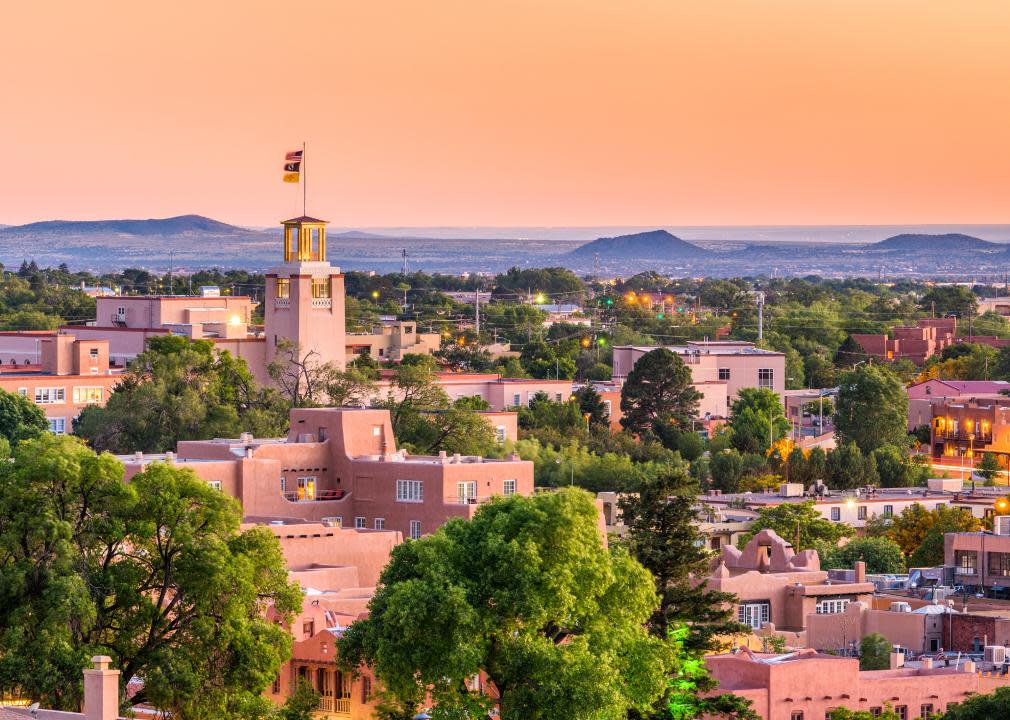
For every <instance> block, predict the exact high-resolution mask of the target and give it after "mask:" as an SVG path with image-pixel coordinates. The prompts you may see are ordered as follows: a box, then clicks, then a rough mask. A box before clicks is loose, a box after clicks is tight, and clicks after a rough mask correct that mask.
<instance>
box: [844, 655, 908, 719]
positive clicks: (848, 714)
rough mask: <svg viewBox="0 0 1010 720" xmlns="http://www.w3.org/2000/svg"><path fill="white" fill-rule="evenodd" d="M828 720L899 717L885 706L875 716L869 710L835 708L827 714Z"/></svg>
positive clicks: (889, 707)
mask: <svg viewBox="0 0 1010 720" xmlns="http://www.w3.org/2000/svg"><path fill="white" fill-rule="evenodd" d="M888 662H890V656H888ZM828 720H901V717H900V716H899V715H898V713H896V712H894V710H893V708H891V706H890V705H887V706H885V707H884V709H883V710H881V711H879V712H878V713H877V714H876V715H874V714H873V713H872V712H870V711H869V710H849V709H848V708H835V709H834V710H831V711H830V712H829V713H828Z"/></svg>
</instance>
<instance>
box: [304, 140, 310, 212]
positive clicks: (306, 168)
mask: <svg viewBox="0 0 1010 720" xmlns="http://www.w3.org/2000/svg"><path fill="white" fill-rule="evenodd" d="M306 155H307V153H306V152H305V141H304V140H303V141H302V215H306V216H307V215H308V212H306V210H305V206H306V199H307V198H308V194H309V165H308V162H307V157H306Z"/></svg>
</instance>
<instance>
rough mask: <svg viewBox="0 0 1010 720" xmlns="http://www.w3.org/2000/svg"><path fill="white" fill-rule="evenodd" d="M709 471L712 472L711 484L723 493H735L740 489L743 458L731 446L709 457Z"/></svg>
mask: <svg viewBox="0 0 1010 720" xmlns="http://www.w3.org/2000/svg"><path fill="white" fill-rule="evenodd" d="M709 472H710V473H711V474H712V486H713V487H714V488H715V489H716V490H721V491H722V492H724V493H735V492H738V491H739V490H740V478H741V477H742V476H743V458H742V457H740V453H738V452H737V451H736V450H734V449H733V448H730V449H728V450H723V451H722V452H719V453H715V454H714V455H712V456H711V458H710V459H709Z"/></svg>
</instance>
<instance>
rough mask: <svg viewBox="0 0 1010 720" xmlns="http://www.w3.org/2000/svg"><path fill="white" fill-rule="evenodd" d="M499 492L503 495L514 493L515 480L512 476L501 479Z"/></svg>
mask: <svg viewBox="0 0 1010 720" xmlns="http://www.w3.org/2000/svg"><path fill="white" fill-rule="evenodd" d="M501 494H502V495H504V496H505V497H508V496H509V495H515V494H516V481H515V479H514V478H510V479H508V480H502V487H501Z"/></svg>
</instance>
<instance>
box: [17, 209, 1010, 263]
mask: <svg viewBox="0 0 1010 720" xmlns="http://www.w3.org/2000/svg"><path fill="white" fill-rule="evenodd" d="M930 227H931V226H903V227H894V226H890V227H885V226H873V227H863V226H860V227H851V228H850V227H844V226H829V227H825V228H817V227H803V228H797V229H795V230H790V229H789V228H770V227H763V228H762V227H755V228H743V227H732V228H707V229H706V228H694V229H690V228H685V229H684V230H683V232H682V233H681V232H680V231H678V234H684V235H689V236H690V237H692V238H703V239H693V240H691V241H688V240H684V239H683V238H682V237H678V234H674V233H671V232H669V231H667V230H664V229H655V230H643V231H642V232H633V233H626V234H618V233H619V232H620V231H621V230H623V229H621V228H599V229H597V230H596V231H595V232H596V233H598V234H600V235H602V234H604V233H608V232H609V233H613V235H612V236H607V237H597V238H596V239H595V240H591V241H588V242H586V241H585V239H584V238H587V237H593V235H590V234H581V235H579V234H577V233H576V230H575V229H567V230H565V231H564V232H565V233H567V234H564V236H563V237H562V236H559V235H558V234H557V233H558V232H559V231H558V229H556V228H554V229H552V228H546V229H535V228H520V229H516V232H515V234H514V235H512V236H511V237H509V236H507V233H505V229H503V228H493V229H490V232H491V233H492V234H493V237H488V236H486V235H483V234H482V233H485V232H488V231H489V229H487V228H484V229H481V228H471V229H465V228H454V229H453V228H440V229H438V228H429V229H425V228H382V229H381V230H380V231H378V232H367V231H362V230H354V229H340V230H338V229H335V228H334V229H332V230H331V231H330V233H328V240H329V242H328V245H327V247H328V251H329V259H330V261H331V262H333V263H334V264H336V265H339V266H341V267H343V268H346V269H349V270H351V269H361V270H375V271H378V272H392V271H395V270H397V269H398V268H399V267H400V266H401V263H402V259H401V251H402V250H403V249H406V250H407V253H408V266H409V268H410V269H411V270H415V269H423V270H425V271H428V272H450V273H455V272H501V271H503V270H506V269H508V268H509V267H512V266H520V267H548V266H551V265H563V266H566V267H569V268H571V269H572V270H575V271H576V272H582V273H588V272H591V271H592V270H593V269H594V268H595V267H596V264H597V258H598V259H599V266H600V268H601V270H602V272H603V273H604V274H605V275H607V276H611V277H612V276H615V275H628V274H633V273H636V272H641V271H643V270H656V271H657V272H660V273H664V274H667V275H672V276H677V277H682V276H686V275H689V276H701V275H706V276H713V277H732V276H754V275H777V276H790V275H811V274H816V275H824V276H832V277H837V276H852V275H862V276H875V277H883V276H884V275H885V274H886V275H888V276H923V277H938V276H943V275H954V274H959V275H962V276H963V275H975V274H977V275H983V274H987V273H989V274H991V273H1002V272H1007V271H1010V245H1008V244H1004V243H1001V242H992V241H990V240H983V239H981V238H978V237H975V236H973V235H969V234H965V233H963V232H959V230H961V229H969V228H974V227H977V228H978V230H977V232H979V234H984V235H985V236H986V237H989V238H992V239H1002V238H1004V237H1007V238H1010V226H943V227H936V230H937V232H936V233H930V232H928V229H929V228H930ZM471 231H472V232H471ZM625 232H626V231H625ZM552 233H553V234H552ZM888 235H890V237H887V236H888ZM579 237H581V238H583V239H577V238H579ZM783 237H788V238H789V240H788V241H785V240H781V239H777V238H783ZM879 237H885V238H886V239H883V240H878V239H877V238H879ZM25 259H35V261H36V262H37V263H39V264H40V265H57V264H59V263H63V262H65V263H67V265H69V266H70V267H72V268H74V269H87V270H96V271H104V270H110V269H122V268H126V267H141V268H148V269H155V270H166V269H169V268H176V269H180V270H186V269H197V268H206V267H214V266H216V267H235V268H245V269H249V270H264V269H266V268H269V267H273V266H274V265H276V264H277V263H278V262H280V259H281V233H280V229H279V228H246V227H239V226H236V225H230V224H228V223H223V222H220V221H217V220H213V219H211V218H207V217H203V216H201V215H180V216H178V217H171V218H157V219H148V220H138V219H135V220H86V221H78V220H49V221H44V222H35V223H29V224H27V225H0V262H3V263H4V264H5V265H6V266H7V267H11V266H17V265H19V264H20V263H21V261H22V260H25Z"/></svg>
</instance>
